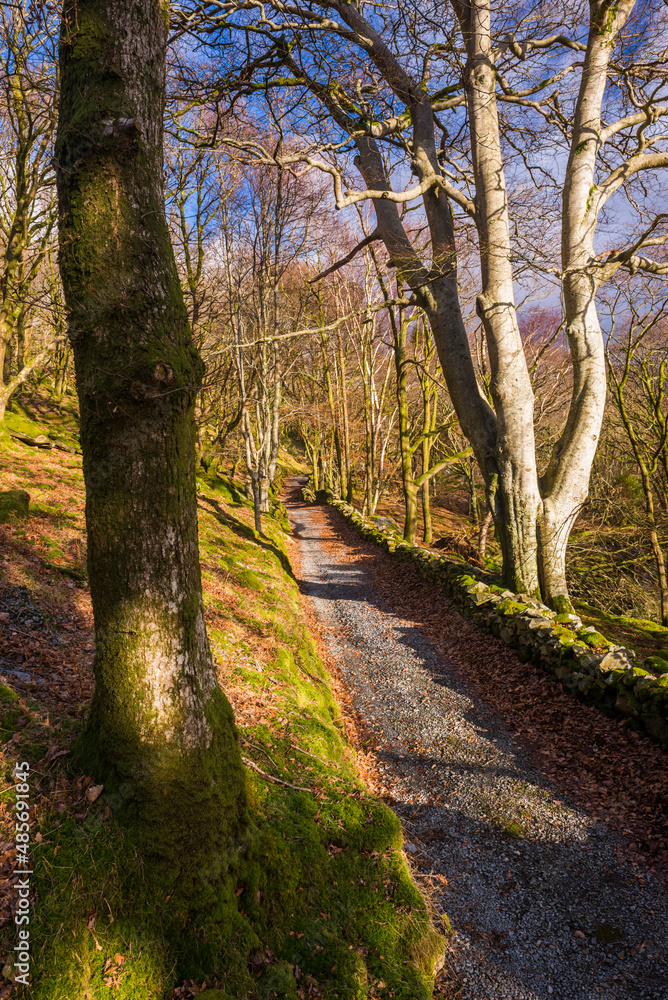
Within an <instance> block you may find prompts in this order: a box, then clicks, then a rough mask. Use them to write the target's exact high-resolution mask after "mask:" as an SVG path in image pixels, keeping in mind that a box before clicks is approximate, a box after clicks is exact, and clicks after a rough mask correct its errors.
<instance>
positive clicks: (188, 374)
mask: <svg viewBox="0 0 668 1000" xmlns="http://www.w3.org/2000/svg"><path fill="white" fill-rule="evenodd" d="M62 16H63V21H62V37H61V49H60V69H61V81H62V89H61V97H60V115H59V125H58V135H57V144H56V154H55V159H56V165H57V179H58V198H59V215H60V268H61V276H62V282H63V288H64V291H65V296H66V302H67V306H68V309H69V315H70V323H69V337H70V340H71V342H72V345H73V349H74V359H75V368H76V382H77V391H78V394H79V403H80V410H81V447H82V451H83V468H84V478H85V483H86V523H87V529H88V569H89V576H90V586H91V597H92V602H93V611H94V617H95V636H96V654H95V680H96V687H95V695H94V699H93V704H92V707H91V711H90V715H89V719H88V724H87V727H86V730H85V733H84V736H83V738H82V741H81V746H80V750H81V753H82V754H83V757H84V760H85V763H86V766H87V767H88V768H89V772H90V773H93V774H94V775H95V777H96V778H97V779H98V780H100V781H102V782H103V783H104V784H105V790H106V791H108V792H114V793H115V794H116V797H117V801H118V802H119V803H120V804H122V805H123V806H124V807H126V811H125V815H126V816H127V817H128V819H129V820H132V818H133V817H134V818H136V820H137V821H138V822H137V830H138V834H139V837H140V843H142V844H143V845H144V848H145V849H146V850H147V851H150V853H151V854H152V855H153V856H157V857H159V858H161V859H163V860H164V862H165V865H166V866H169V868H170V869H171V870H172V875H173V877H174V878H175V879H178V878H183V880H184V885H185V884H186V883H187V884H190V883H194V882H195V880H199V883H198V884H199V885H200V886H201V887H202V888H204V887H205V884H206V883H207V882H209V883H211V881H212V880H215V879H216V877H217V876H218V875H219V874H220V872H221V870H222V866H223V865H224V857H225V854H226V853H227V852H228V851H229V849H230V847H231V845H232V843H233V840H234V838H235V837H236V836H237V834H238V833H239V831H240V829H241V828H242V826H243V823H244V816H245V809H246V805H245V784H244V776H243V770H242V766H241V759H240V754H239V749H238V745H237V736H236V731H235V728H234V722H233V716H232V710H231V707H230V705H229V702H228V701H227V699H226V698H225V696H224V694H223V692H222V691H221V689H220V687H219V685H218V681H217V677H216V671H215V667H214V664H213V661H212V657H211V652H210V648H209V643H208V639H207V634H206V627H205V623H204V612H203V605H202V587H201V577H200V568H199V552H198V529H197V506H196V494H195V425H194V419H193V408H194V402H195V394H196V391H197V389H198V387H199V384H200V381H201V378H202V373H203V366H202V362H201V360H200V358H199V356H198V355H197V352H196V351H195V349H194V347H193V345H192V343H191V332H190V329H189V326H188V322H187V314H186V309H185V304H184V300H183V295H182V292H181V288H180V285H179V279H178V275H177V271H176V266H175V262H174V257H173V252H172V248H171V244H170V240H169V235H168V230H167V225H166V220H165V207H164V194H163V186H162V184H163V181H162V178H163V163H162V132H163V124H162V121H163V118H162V116H163V107H164V98H165V46H166V38H167V24H168V8H167V3H166V2H163V0H106V2H105V3H100V2H99V0H65V3H64V7H63V15H62Z"/></svg>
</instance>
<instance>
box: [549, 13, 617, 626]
mask: <svg viewBox="0 0 668 1000" xmlns="http://www.w3.org/2000/svg"><path fill="white" fill-rule="evenodd" d="M634 2H635V0H620V2H619V3H617V4H614V5H612V4H610V3H609V2H608V0H594V2H592V3H591V5H590V9H591V21H590V26H589V37H588V40H587V51H586V53H585V58H584V67H583V72H582V80H581V83H580V92H579V94H578V99H577V104H576V108H575V119H574V124H573V132H572V136H571V148H570V154H569V158H568V164H567V166H566V179H565V183H564V190H563V196H562V237H561V263H562V271H563V274H564V278H563V290H564V307H565V319H566V333H567V335H568V345H569V348H570V353H571V360H572V363H573V394H572V397H571V404H570V407H569V411H568V417H567V420H566V425H565V427H564V431H563V433H562V435H561V437H560V438H559V440H558V441H557V443H556V444H555V446H554V449H553V451H552V455H551V457H550V462H549V465H548V467H547V470H546V471H545V474H544V476H543V477H542V478H541V484H540V485H541V492H542V495H543V497H544V500H543V505H542V510H541V511H540V513H539V517H538V538H539V546H540V574H541V591H542V593H543V599H544V600H546V601H547V602H548V603H549V604H551V605H552V606H553V607H554V608H557V609H558V610H564V611H565V610H569V611H570V610H572V607H571V603H570V599H569V596H568V585H567V583H566V546H567V544H568V538H569V535H570V532H571V528H572V527H573V524H574V523H575V519H576V518H577V515H578V513H579V511H580V509H581V507H582V504H583V503H584V502H585V500H586V498H587V495H588V492H589V477H590V474H591V465H592V462H593V460H594V455H595V454H596V448H597V446H598V440H599V436H600V432H601V424H602V422H603V413H604V410H605V396H606V376H605V353H604V344H603V335H602V332H601V327H600V325H599V320H598V313H597V309H596V292H597V290H598V286H599V284H600V281H601V280H602V278H603V274H602V272H601V270H600V268H597V267H596V254H595V251H594V235H595V232H596V225H597V222H598V214H599V211H600V208H599V205H598V204H597V187H596V183H595V181H596V163H597V157H598V154H599V149H600V136H601V107H602V103H603V96H604V93H605V87H606V83H607V71H608V63H609V62H610V58H611V56H612V53H613V49H614V40H615V37H616V36H617V34H618V32H619V31H620V29H621V28H622V27H623V25H624V23H625V21H626V19H627V17H628V15H629V13H630V11H631V10H632V8H633V5H634Z"/></svg>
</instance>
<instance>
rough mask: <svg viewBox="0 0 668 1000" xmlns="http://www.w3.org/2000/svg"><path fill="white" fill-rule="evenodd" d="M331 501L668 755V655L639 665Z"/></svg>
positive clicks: (596, 635)
mask: <svg viewBox="0 0 668 1000" xmlns="http://www.w3.org/2000/svg"><path fill="white" fill-rule="evenodd" d="M327 502H328V503H330V504H331V505H332V506H334V507H336V509H337V510H338V511H339V512H340V513H341V514H342V515H343V517H345V519H346V520H347V521H348V522H349V523H350V524H352V525H353V526H354V527H355V528H356V529H357V531H358V532H359V533H360V535H362V537H363V538H366V539H368V540H369V541H372V542H375V543H376V544H377V545H380V546H381V547H382V548H383V549H384V550H385V551H386V552H390V553H392V554H393V555H394V556H395V557H396V558H398V559H403V560H406V561H410V562H412V563H414V564H415V565H416V566H417V568H418V570H419V572H420V574H421V575H422V576H423V577H424V578H425V579H427V580H430V581H431V582H433V583H435V584H437V585H438V586H440V587H442V588H443V590H444V591H445V592H446V593H447V594H449V595H450V596H451V597H452V598H454V600H455V601H456V602H457V604H458V605H459V606H460V607H461V609H462V611H463V612H464V614H466V615H467V616H468V617H470V618H473V619H475V620H476V622H477V623H478V624H479V625H481V626H482V627H483V628H485V629H487V630H488V631H489V632H492V633H493V634H494V635H497V636H498V637H499V638H500V639H502V640H503V642H505V643H506V644H507V645H509V646H513V647H514V648H515V649H517V652H518V655H519V657H520V659H522V660H523V661H524V662H527V661H528V660H533V661H534V662H535V663H538V664H540V666H542V667H543V668H544V669H545V670H547V671H548V673H550V674H551V675H552V676H553V677H555V678H556V679H558V680H559V681H560V682H561V684H562V685H563V687H564V688H565V689H566V690H567V691H569V692H571V693H572V694H574V695H576V696H577V697H578V698H581V699H583V700H584V701H587V702H591V703H593V704H596V705H598V706H599V707H600V708H601V709H602V711H604V712H606V713H607V714H609V715H616V716H619V717H626V718H630V719H632V720H633V724H634V725H636V726H638V727H640V728H643V729H644V730H645V731H646V732H647V733H649V735H650V736H651V737H652V738H653V739H655V740H656V741H657V742H659V743H661V744H662V745H663V746H664V748H665V749H668V650H659V652H658V653H657V654H656V655H655V656H652V657H649V658H648V659H646V660H645V661H644V662H643V663H642V664H637V663H636V662H635V653H634V652H633V650H630V649H627V648H626V647H624V646H616V645H615V644H614V643H612V642H610V641H609V640H608V639H606V637H605V636H603V635H601V633H600V632H597V631H596V629H594V628H590V627H586V626H584V625H583V623H582V621H581V620H580V619H579V618H578V616H577V615H569V614H565V615H558V614H557V613H556V612H554V611H552V610H551V609H550V608H548V607H547V606H546V605H545V604H542V603H541V602H540V601H538V600H536V599H535V598H533V597H529V596H528V595H527V594H514V593H512V592H511V591H509V590H504V589H503V587H497V586H493V585H490V584H489V583H488V582H486V581H485V580H484V579H483V574H482V571H480V570H478V569H476V568H475V567H472V566H469V565H464V564H463V563H460V562H456V561H455V560H454V559H450V558H448V557H447V556H442V555H440V554H439V553H438V552H433V551H430V550H429V549H424V548H422V547H421V546H419V545H408V543H407V542H405V541H404V540H403V538H402V537H401V535H400V534H399V532H398V531H397V530H396V529H395V528H393V527H392V526H391V525H383V524H379V523H378V522H379V521H380V520H381V519H380V518H378V519H376V520H375V521H374V520H370V519H369V518H366V517H364V516H363V515H362V514H360V513H359V511H357V510H355V508H354V507H351V506H350V505H349V504H347V503H345V502H344V501H343V500H339V499H337V498H336V497H334V496H333V495H332V494H328V495H327Z"/></svg>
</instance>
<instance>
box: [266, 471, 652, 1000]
mask: <svg viewBox="0 0 668 1000" xmlns="http://www.w3.org/2000/svg"><path fill="white" fill-rule="evenodd" d="M299 486H300V481H299V479H298V478H293V479H292V480H289V481H288V482H287V483H286V487H287V489H286V495H285V498H284V499H285V501H286V506H287V508H288V514H289V517H290V521H291V524H292V527H293V542H292V544H291V547H290V556H291V559H292V561H293V566H294V568H295V573H296V575H297V578H298V581H299V584H300V587H301V590H302V593H303V594H304V595H305V597H306V598H307V602H308V603H310V604H311V606H312V609H313V611H314V614H315V618H316V620H317V624H318V628H319V631H320V635H321V637H322V640H323V642H324V644H325V648H326V650H327V653H328V657H329V659H330V662H331V664H333V665H334V666H335V668H336V670H337V673H338V675H339V676H340V677H341V679H342V680H343V681H344V684H345V686H346V689H347V693H348V696H349V698H350V701H351V704H352V708H353V710H354V713H355V716H356V718H357V720H361V723H362V725H363V727H364V728H365V730H366V738H365V739H364V741H363V742H364V743H365V744H366V743H369V744H370V746H371V748H372V749H373V751H374V755H375V771H376V775H377V780H376V788H377V790H379V791H380V792H381V794H382V796H383V798H384V799H385V801H386V802H387V803H388V805H390V807H391V808H392V809H393V810H394V811H395V812H396V813H397V814H398V816H399V817H400V819H401V821H402V823H403V827H404V834H405V838H406V842H407V843H406V845H405V850H406V855H407V858H408V860H409V864H410V865H411V867H412V869H413V870H414V872H415V874H416V877H417V878H418V880H419V881H420V882H421V883H422V884H423V885H424V886H425V888H426V889H427V891H428V895H429V896H430V897H431V900H432V903H433V906H434V909H435V911H436V912H437V913H445V914H447V915H448V917H449V918H450V920H451V922H452V927H453V930H454V935H453V937H452V939H451V945H450V948H449V952H448V956H447V963H446V970H445V975H446V978H447V984H448V986H449V992H448V993H447V994H446V995H448V996H452V997H457V998H458V1000H549V998H554V1000H571V998H578V1000H613V998H614V1000H650V998H651V1000H667V998H668V947H667V945H668V941H667V939H668V933H667V932H668V896H667V894H666V889H665V886H666V883H665V881H662V878H661V870H660V869H659V868H655V867H653V866H652V864H651V862H648V861H647V860H646V858H645V857H644V856H643V855H642V854H638V853H635V854H634V852H633V850H632V849H631V850H629V842H628V838H626V839H625V838H624V837H623V836H622V835H620V833H618V832H617V830H616V829H613V828H611V826H610V825H608V824H604V823H602V822H601V821H600V811H599V812H598V814H597V813H596V810H592V809H589V810H588V809H586V808H584V807H583V805H582V804H581V803H578V801H577V798H578V795H577V794H575V793H574V794H573V795H569V794H568V792H566V793H565V792H564V785H563V782H562V783H561V784H556V783H555V778H554V770H555V769H554V767H552V772H553V773H552V774H548V773H547V772H546V769H545V768H543V767H541V766H540V763H539V762H537V760H536V753H535V752H532V751H531V745H528V746H527V745H525V744H526V741H523V740H522V739H520V738H519V737H518V736H517V734H513V733H511V731H510V729H509V725H508V719H507V718H504V713H501V712H499V711H497V710H495V709H494V708H492V707H491V706H490V705H488V704H487V703H486V700H485V699H483V698H482V697H481V695H480V693H479V673H480V660H481V659H483V660H484V663H485V664H489V662H490V661H489V655H487V659H485V654H489V649H490V648H491V649H492V661H491V666H492V667H494V666H496V668H497V669H498V670H506V671H507V672H508V676H509V677H512V673H511V668H512V667H513V664H512V663H511V660H514V661H515V666H516V667H517V668H519V669H520V670H526V669H531V667H530V665H528V667H527V666H524V665H519V664H518V663H517V661H516V658H515V657H514V656H513V655H512V653H511V652H510V651H509V650H506V649H505V648H501V647H500V644H499V643H496V641H495V640H494V639H493V638H492V637H490V636H487V635H485V634H484V633H482V632H478V631H477V630H475V626H473V625H472V623H470V622H469V621H467V620H466V619H465V618H463V617H462V616H461V615H459V614H458V613H457V611H456V610H455V609H454V608H453V606H452V605H451V603H450V602H449V601H448V600H447V598H445V597H444V596H443V595H439V597H438V600H439V602H440V611H439V608H438V607H437V608H436V612H434V611H432V610H431V609H432V605H433V601H432V597H433V594H432V592H431V590H430V588H429V586H428V585H427V584H426V583H424V582H423V581H421V580H420V579H419V578H416V577H415V575H413V576H412V577H410V576H409V578H408V579H406V578H405V576H406V574H405V573H404V572H403V567H404V565H405V564H399V563H397V562H396V561H393V560H391V559H390V557H388V556H387V555H386V554H385V553H383V552H381V551H380V550H378V549H376V548H375V547H374V546H371V545H370V544H369V543H367V542H364V541H362V540H361V539H360V538H359V537H358V536H356V535H355V534H354V533H353V531H352V529H351V528H350V527H349V526H348V525H347V524H346V523H345V522H344V520H343V518H342V517H341V516H340V515H339V514H338V512H337V511H335V510H334V509H333V508H331V507H320V506H309V505H305V504H304V503H303V501H302V500H301V491H300V489H299ZM407 588H408V591H409V592H408V593H407V592H406V591H407ZM420 588H422V591H421V590H420ZM427 609H429V610H427ZM407 612H408V613H407ZM435 614H436V615H437V616H438V615H440V621H439V622H438V623H437V626H436V631H435V624H434V615H435ZM435 635H438V636H441V639H442V641H438V640H435V638H434V636H435ZM448 650H449V651H448ZM509 658H510V659H509ZM467 666H469V667H470V668H471V671H472V674H473V676H474V678H475V677H477V678H478V680H475V679H474V680H471V679H470V678H469V677H468V676H467ZM475 668H477V671H478V673H477V674H476V669H475ZM483 672H484V671H483ZM542 683H543V681H542V679H541V684H542ZM546 683H548V684H550V687H551V688H554V689H555V694H554V698H555V699H557V698H558V695H557V693H556V692H557V691H559V692H560V690H561V689H557V688H556V686H555V685H553V684H551V682H547V681H546ZM519 697H520V696H519V695H518V698H519ZM564 697H565V696H564ZM567 707H568V703H567ZM568 710H569V711H570V709H568ZM573 711H574V712H575V713H578V712H583V713H585V715H584V719H585V722H586V720H588V719H591V721H589V722H587V725H588V726H589V728H590V729H591V737H589V738H590V740H591V744H592V745H591V747H589V753H590V755H592V756H594V757H596V756H597V754H600V752H601V748H605V746H606V745H609V744H605V743H604V742H602V741H603V740H604V739H605V737H606V734H605V731H603V730H602V732H603V736H600V737H599V738H597V733H598V731H599V729H600V726H601V725H610V726H613V727H614V723H612V722H611V720H608V719H605V718H603V717H601V720H602V721H601V722H600V723H599V721H598V719H597V717H596V714H594V715H592V714H591V713H592V712H594V710H592V709H589V708H587V706H581V705H580V704H579V703H577V702H575V701H573ZM505 714H507V713H505ZM510 717H511V719H512V712H510ZM577 722H578V725H580V724H581V723H582V720H581V719H579V720H577ZM511 724H513V725H515V724H514V723H511ZM557 729H558V733H557V734H556V737H555V733H550V734H548V735H549V738H548V737H546V740H547V743H548V745H549V743H550V739H552V737H555V738H561V739H563V737H564V733H565V732H567V730H568V719H565V720H564V719H563V718H562V721H561V723H558V724H557ZM617 731H618V730H617ZM617 731H616V732H617ZM535 735H536V734H535V733H534V736H535ZM538 735H539V736H540V734H538ZM631 735H633V736H635V734H631ZM614 736H615V732H613V733H612V737H611V738H614ZM628 738H629V739H630V736H629V737H628ZM621 739H622V743H623V741H624V740H625V739H627V735H626V733H624V734H623V736H622V737H621ZM566 742H567V743H568V740H566ZM597 743H598V744H599V746H598V747H597V745H596V744H597ZM538 744H539V745H540V739H539V740H538ZM632 746H633V749H634V751H635V752H636V753H637V752H639V753H640V755H641V758H642V757H643V756H644V757H645V762H646V765H647V770H648V772H650V771H651V770H652V765H653V762H654V761H655V760H660V758H658V757H656V756H655V755H656V754H657V753H659V754H660V751H658V748H655V747H653V746H651V745H650V744H648V743H647V742H646V741H643V742H642V743H640V744H636V743H633V744H632ZM534 750H535V740H534ZM541 752H545V751H541ZM554 752H556V753H560V754H561V758H560V759H564V758H563V753H564V752H565V751H560V750H557V751H554ZM583 773H584V772H583ZM604 773H605V770H604ZM584 780H585V779H584V777H583V778H582V781H583V782H584ZM576 783H577V780H576ZM588 794H590V795H592V796H594V792H592V791H590V792H589V793H588ZM579 797H580V798H581V797H582V796H581V795H580V796H579ZM588 805H592V803H588ZM592 811H593V812H594V815H591V813H592ZM597 815H598V816H599V818H598V819H597V818H596V816H597ZM615 815H616V816H617V814H615ZM617 819H619V816H617ZM621 822H624V819H623V817H622V820H621ZM630 832H631V831H629V833H630ZM655 856H656V855H655ZM444 985H445V984H444Z"/></svg>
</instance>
